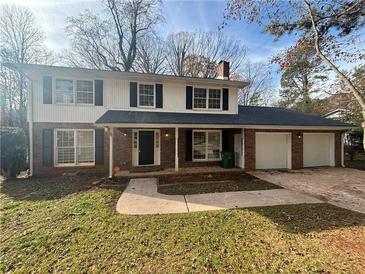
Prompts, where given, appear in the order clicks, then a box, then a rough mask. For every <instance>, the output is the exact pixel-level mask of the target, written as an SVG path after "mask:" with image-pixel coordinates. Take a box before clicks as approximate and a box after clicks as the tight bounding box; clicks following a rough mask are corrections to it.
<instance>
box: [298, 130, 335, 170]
mask: <svg viewBox="0 0 365 274" xmlns="http://www.w3.org/2000/svg"><path fill="white" fill-rule="evenodd" d="M333 142H334V138H333V134H331V133H328V134H322V133H304V134H303V165H304V167H318V166H331V165H332V157H333V148H332V146H333V144H334V143H333Z"/></svg>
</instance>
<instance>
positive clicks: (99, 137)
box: [95, 128, 104, 165]
mask: <svg viewBox="0 0 365 274" xmlns="http://www.w3.org/2000/svg"><path fill="white" fill-rule="evenodd" d="M95 164H97V165H102V164H104V129H103V128H97V129H95Z"/></svg>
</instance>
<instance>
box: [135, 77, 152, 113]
mask: <svg viewBox="0 0 365 274" xmlns="http://www.w3.org/2000/svg"><path fill="white" fill-rule="evenodd" d="M140 85H149V86H153V106H141V104H140V100H139V98H140V93H139V86H140ZM137 106H138V107H139V108H156V85H155V84H153V83H146V82H138V83H137Z"/></svg>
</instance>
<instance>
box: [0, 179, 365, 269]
mask: <svg viewBox="0 0 365 274" xmlns="http://www.w3.org/2000/svg"><path fill="white" fill-rule="evenodd" d="M93 180H94V179H90V180H89V179H87V178H71V179H70V178H59V179H53V180H46V179H42V180H36V179H32V180H23V181H22V180H17V181H10V182H6V183H3V186H2V189H1V192H2V193H1V201H2V202H1V210H2V214H1V261H0V272H2V273H3V272H21V273H29V272H37V273H46V272H73V273H93V272H94V273H96V272H98V273H121V272H134V273H139V272H164V273H172V272H197V273H201V272H206V271H208V272H236V273H237V272H249V273H263V272H265V273H268V272H269V273H278V272H286V273H306V272H307V273H308V272H310V273H318V272H319V273H339V272H346V273H361V272H363V271H364V269H365V259H364V258H365V226H364V225H365V216H364V215H361V214H358V213H354V212H350V211H346V210H342V209H339V208H335V207H332V206H328V205H324V204H318V205H294V206H293V205H292V206H277V207H266V208H254V209H252V208H251V209H241V210H224V211H213V212H197V213H187V214H171V215H156V216H125V215H120V214H117V213H116V211H115V204H116V201H117V199H118V198H119V196H120V193H121V192H120V190H114V189H99V188H97V187H95V186H93V185H92V184H91V182H92V181H93Z"/></svg>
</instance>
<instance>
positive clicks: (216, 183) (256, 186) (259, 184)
mask: <svg viewBox="0 0 365 274" xmlns="http://www.w3.org/2000/svg"><path fill="white" fill-rule="evenodd" d="M280 188H282V187H280V186H278V185H275V184H271V183H268V182H266V181H263V180H261V179H258V178H256V177H254V176H252V175H249V174H247V173H242V172H240V173H233V174H232V173H231V174H214V175H212V174H194V176H192V175H185V176H181V177H161V178H160V179H159V181H158V186H157V191H158V192H159V193H162V194H166V195H188V194H201V193H216V192H231V191H254V190H268V189H280Z"/></svg>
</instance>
